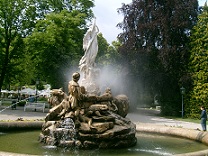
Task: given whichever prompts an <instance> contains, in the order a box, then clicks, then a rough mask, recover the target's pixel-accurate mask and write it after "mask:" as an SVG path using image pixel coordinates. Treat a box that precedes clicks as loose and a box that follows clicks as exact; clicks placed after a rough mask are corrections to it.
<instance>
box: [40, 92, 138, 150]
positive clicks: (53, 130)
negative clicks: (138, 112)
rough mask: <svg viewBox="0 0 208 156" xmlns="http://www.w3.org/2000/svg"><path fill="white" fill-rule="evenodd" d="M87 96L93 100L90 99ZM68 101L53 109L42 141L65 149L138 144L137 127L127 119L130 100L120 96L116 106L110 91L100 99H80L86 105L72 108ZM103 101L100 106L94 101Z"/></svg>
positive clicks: (47, 117)
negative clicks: (118, 110)
mask: <svg viewBox="0 0 208 156" xmlns="http://www.w3.org/2000/svg"><path fill="white" fill-rule="evenodd" d="M87 97H90V98H89V99H88V100H87ZM66 99H68V98H65V99H64V100H63V101H64V102H63V101H62V102H61V103H60V104H59V105H57V106H55V107H54V108H52V109H51V110H50V112H49V114H48V115H47V116H46V119H45V123H44V124H43V126H42V127H43V128H42V133H41V134H40V138H39V140H40V142H43V143H44V144H47V145H56V146H60V147H64V148H74V147H75V148H83V149H92V148H104V149H105V148H121V147H130V146H134V145H135V144H136V142H137V140H136V137H135V134H136V126H135V124H133V123H132V122H131V121H130V120H128V119H126V118H124V117H122V116H126V113H127V106H128V99H127V98H126V97H125V96H121V97H120V99H119V100H117V102H118V104H120V105H119V107H120V109H121V108H122V107H123V106H125V108H124V109H123V108H122V109H123V110H120V114H122V116H121V115H119V114H116V112H117V106H116V105H114V104H113V103H112V95H111V94H110V91H109V92H108V93H106V94H104V95H102V96H101V97H99V96H87V95H83V96H81V99H82V100H83V99H84V100H85V101H81V102H83V103H82V105H80V106H83V104H86V105H85V106H83V107H81V108H79V107H78V108H74V109H72V108H70V107H69V105H67V104H69V103H68V102H67V101H66ZM97 101H100V103H99V104H95V102H97Z"/></svg>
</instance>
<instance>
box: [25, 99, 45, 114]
mask: <svg viewBox="0 0 208 156" xmlns="http://www.w3.org/2000/svg"><path fill="white" fill-rule="evenodd" d="M26 109H30V110H34V111H36V110H42V111H43V113H44V112H45V103H35V102H33V103H28V102H27V103H26V104H25V106H24V111H26Z"/></svg>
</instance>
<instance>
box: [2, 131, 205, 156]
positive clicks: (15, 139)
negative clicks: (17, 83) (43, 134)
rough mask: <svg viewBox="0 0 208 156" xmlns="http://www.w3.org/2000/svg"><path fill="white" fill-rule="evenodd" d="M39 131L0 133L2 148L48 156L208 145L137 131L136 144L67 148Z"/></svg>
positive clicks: (143, 154) (145, 154) (176, 150)
mask: <svg viewBox="0 0 208 156" xmlns="http://www.w3.org/2000/svg"><path fill="white" fill-rule="evenodd" d="M39 133H40V131H39V130H36V131H21V132H20V131H19V132H10V133H0V149H1V151H2V152H12V153H21V154H31V155H44V156H60V155H61V156H66V155H72V156H75V155H76V156H77V155H79V156H92V155H93V156H104V155H105V156H106V155H108V156H109V155H132V156H134V155H140V156H152V155H155V156H157V155H158V156H160V155H163V156H169V155H175V154H180V153H187V152H194V151H199V150H205V149H207V146H206V145H204V144H201V143H199V142H196V141H192V140H188V139H182V138H177V137H170V136H166V135H157V134H150V133H143V132H141V133H140V132H137V134H136V137H137V139H138V140H140V141H139V142H138V143H137V145H136V146H134V147H130V148H123V149H105V150H76V149H74V150H65V149H63V148H56V147H53V146H45V145H43V144H40V143H39V141H38V135H39Z"/></svg>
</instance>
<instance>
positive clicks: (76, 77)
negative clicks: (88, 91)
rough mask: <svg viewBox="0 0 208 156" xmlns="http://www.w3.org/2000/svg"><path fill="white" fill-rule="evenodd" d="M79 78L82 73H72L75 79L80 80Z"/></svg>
mask: <svg viewBox="0 0 208 156" xmlns="http://www.w3.org/2000/svg"><path fill="white" fill-rule="evenodd" d="M79 78H80V74H79V73H78V72H75V73H73V74H72V79H73V80H74V81H76V82H77V81H78V80H79Z"/></svg>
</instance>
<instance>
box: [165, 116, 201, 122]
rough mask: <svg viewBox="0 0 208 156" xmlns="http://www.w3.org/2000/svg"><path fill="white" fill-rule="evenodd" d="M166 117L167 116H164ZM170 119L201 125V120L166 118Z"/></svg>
mask: <svg viewBox="0 0 208 156" xmlns="http://www.w3.org/2000/svg"><path fill="white" fill-rule="evenodd" d="M164 117H165V116H164ZM165 118H169V119H174V120H179V121H185V122H193V123H200V119H191V118H179V117H165Z"/></svg>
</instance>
